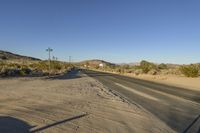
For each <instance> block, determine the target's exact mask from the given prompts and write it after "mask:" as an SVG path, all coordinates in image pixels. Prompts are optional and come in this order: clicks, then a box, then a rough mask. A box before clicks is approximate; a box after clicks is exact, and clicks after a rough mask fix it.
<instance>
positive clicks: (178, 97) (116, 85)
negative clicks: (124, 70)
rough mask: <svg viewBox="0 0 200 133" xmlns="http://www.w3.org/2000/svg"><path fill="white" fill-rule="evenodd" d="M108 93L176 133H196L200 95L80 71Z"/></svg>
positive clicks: (114, 76) (199, 110) (194, 92)
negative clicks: (135, 107) (127, 102)
mask: <svg viewBox="0 0 200 133" xmlns="http://www.w3.org/2000/svg"><path fill="white" fill-rule="evenodd" d="M83 72H84V73H85V74H87V75H88V76H90V77H93V78H95V79H96V80H98V81H100V82H101V83H102V84H103V85H104V86H106V87H107V88H108V89H110V90H111V91H114V92H116V93H118V94H119V95H120V96H122V97H125V98H126V99H128V100H129V101H130V102H132V103H136V104H137V105H140V106H141V107H142V108H144V109H146V110H148V111H149V112H151V113H152V114H153V115H155V116H156V117H158V118H159V119H160V120H162V121H163V122H165V123H166V124H167V125H168V126H170V127H171V128H172V129H174V130H175V131H177V132H180V133H198V132H200V120H199V118H198V116H199V115H200V92H199V91H192V90H189V89H184V88H179V87H173V86H168V85H163V84H158V83H154V82H150V81H145V80H140V79H135V78H131V77H126V76H122V75H116V74H110V73H104V72H97V71H92V70H83Z"/></svg>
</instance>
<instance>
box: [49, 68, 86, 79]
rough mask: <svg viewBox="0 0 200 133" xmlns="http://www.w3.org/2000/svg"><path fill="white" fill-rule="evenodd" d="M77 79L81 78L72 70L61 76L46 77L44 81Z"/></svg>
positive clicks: (76, 71) (77, 72)
mask: <svg viewBox="0 0 200 133" xmlns="http://www.w3.org/2000/svg"><path fill="white" fill-rule="evenodd" d="M77 78H82V76H80V75H79V71H78V70H73V71H71V72H68V73H65V74H62V75H56V76H51V77H47V78H46V79H51V80H70V79H77Z"/></svg>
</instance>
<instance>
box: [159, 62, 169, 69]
mask: <svg viewBox="0 0 200 133" xmlns="http://www.w3.org/2000/svg"><path fill="white" fill-rule="evenodd" d="M158 69H168V67H167V65H166V64H164V63H162V64H159V65H158Z"/></svg>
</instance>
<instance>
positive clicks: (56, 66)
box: [51, 61, 63, 70]
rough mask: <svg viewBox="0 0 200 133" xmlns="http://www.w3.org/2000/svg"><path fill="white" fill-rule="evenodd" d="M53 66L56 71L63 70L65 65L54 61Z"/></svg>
mask: <svg viewBox="0 0 200 133" xmlns="http://www.w3.org/2000/svg"><path fill="white" fill-rule="evenodd" d="M51 65H52V67H53V69H54V70H61V69H62V67H63V65H62V64H61V63H59V62H58V61H52V62H51Z"/></svg>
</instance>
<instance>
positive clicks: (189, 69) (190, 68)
mask: <svg viewBox="0 0 200 133" xmlns="http://www.w3.org/2000/svg"><path fill="white" fill-rule="evenodd" d="M199 70H200V69H199V66H197V65H193V64H191V65H187V66H181V67H180V71H181V72H182V74H184V75H185V76H186V77H198V76H199Z"/></svg>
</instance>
